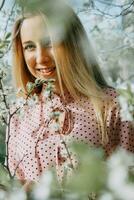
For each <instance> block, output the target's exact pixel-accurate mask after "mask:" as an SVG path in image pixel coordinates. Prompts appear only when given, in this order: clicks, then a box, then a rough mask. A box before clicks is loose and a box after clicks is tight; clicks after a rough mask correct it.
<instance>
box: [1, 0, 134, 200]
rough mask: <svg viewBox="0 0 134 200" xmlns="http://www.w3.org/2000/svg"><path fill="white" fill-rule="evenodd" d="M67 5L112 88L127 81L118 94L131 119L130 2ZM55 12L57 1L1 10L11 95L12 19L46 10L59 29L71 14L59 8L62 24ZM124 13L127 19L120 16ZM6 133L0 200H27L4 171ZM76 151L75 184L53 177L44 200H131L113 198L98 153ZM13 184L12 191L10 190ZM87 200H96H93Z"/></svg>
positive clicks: (133, 44)
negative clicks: (78, 20)
mask: <svg viewBox="0 0 134 200" xmlns="http://www.w3.org/2000/svg"><path fill="white" fill-rule="evenodd" d="M68 1H69V0H68ZM69 2H70V4H73V5H74V7H75V8H76V12H77V14H78V16H79V17H80V18H81V20H82V21H83V24H84V26H85V28H86V30H87V34H88V35H89V37H90V38H91V41H92V38H93V40H94V42H92V43H93V46H94V48H95V50H96V52H97V54H98V57H99V63H100V65H101V68H102V71H103V73H104V75H105V77H106V78H107V81H109V83H110V84H112V85H113V86H116V83H115V81H116V80H118V78H120V80H121V81H122V83H124V80H126V79H127V80H128V82H129V83H128V84H127V85H128V87H125V89H124V88H119V90H118V91H119V92H120V93H121V95H122V96H123V97H124V98H125V100H123V104H122V107H124V105H125V106H126V107H125V108H130V112H131V113H132V114H133V107H132V106H134V101H133V100H134V96H133V95H134V89H133V88H134V87H133V85H134V82H133V79H130V78H129V77H130V76H131V77H134V67H133V63H134V56H133V55H134V26H133V19H134V17H133V16H134V12H133V10H134V6H133V5H132V6H131V7H130V8H129V5H130V4H131V3H132V1H129V0H122V1H117V0H113V1H110V0H109V1H106V0H93V1H88V0H87V1H86V0H81V1H80V0H70V1H69ZM46 3H47V5H46ZM51 3H52V4H53V6H54V12H53V13H52V12H50V11H49V6H51ZM117 5H118V6H117ZM57 6H61V5H59V4H58V5H56V1H53V0H44V1H42V0H38V1H37V0H28V1H26V0H17V1H13V4H12V5H11V6H8V7H7V8H5V7H4V6H3V8H2V10H0V17H1V18H2V20H1V22H0V23H1V26H0V59H1V60H0V69H2V68H4V70H5V69H6V72H7V77H8V78H7V79H5V80H4V85H6V87H7V88H8V89H9V86H10V85H11V70H10V68H11V63H10V61H11V55H10V49H11V46H12V42H11V26H12V24H13V21H14V18H15V17H16V15H18V14H23V11H24V10H23V9H27V10H28V9H30V10H32V11H34V10H35V9H37V7H39V9H41V10H43V9H46V10H47V13H48V14H49V15H50V16H51V19H52V22H53V24H54V23H55V20H56V21H57V22H58V23H59V22H60V21H61V20H62V19H64V18H66V17H67V15H66V14H68V13H66V14H65V10H64V9H62V8H61V13H60V14H61V18H60V20H59V19H57V18H56V16H57V15H56V16H54V13H56V7H57ZM9 7H10V8H9ZM24 7H25V8H24ZM124 9H126V10H124ZM122 11H125V12H122ZM126 11H127V12H128V14H127V12H126ZM121 13H124V14H123V15H122V14H121ZM58 14H59V13H58ZM7 66H8V68H7ZM9 67H10V68H9ZM6 87H5V88H6ZM7 88H6V89H5V90H7V91H6V94H8V95H9V94H10V95H11V96H12V95H13V92H12V89H10V92H8V91H9V90H8V89H7ZM117 88H118V87H117ZM0 89H1V88H0ZM11 99H12V98H9V100H11ZM121 100H122V99H121ZM1 102H2V100H1ZM129 105H130V106H129ZM128 111H129V109H127V110H125V116H127V115H126V112H127V113H128ZM132 119H133V116H132ZM5 131H6V127H5V126H2V123H0V163H1V164H2V165H0V199H1V200H6V199H10V200H11V199H13V200H15V199H17V200H18V199H21V200H25V199H26V194H25V192H24V191H23V189H22V187H20V185H19V183H18V182H17V181H14V182H12V181H11V180H10V179H9V176H8V172H7V170H6V169H5V168H4V166H3V164H4V157H5ZM73 149H74V151H76V152H77V154H78V155H79V160H80V161H81V163H80V165H79V167H78V169H77V171H76V172H75V173H74V175H73V176H72V177H71V179H70V180H68V181H67V183H66V184H65V185H64V188H63V187H62V186H61V185H59V183H58V182H57V181H56V178H55V176H54V175H53V177H54V178H53V181H52V182H51V181H50V183H51V186H52V188H51V189H50V186H49V185H44V190H45V189H47V188H48V190H47V192H48V197H46V199H51V200H52V199H55V200H56V199H65V200H66V199H69V200H71V199H72V200H81V199H82V200H87V195H88V194H89V195H91V194H90V193H91V192H95V193H98V194H102V193H103V192H104V191H106V192H107V195H108V196H105V197H104V198H103V197H102V198H100V199H101V200H104V199H106V200H109V199H110V200H111V199H112V200H113V199H114V200H115V199H120V200H128V199H125V198H126V197H125V195H124V198H123V197H120V198H119V197H118V195H117V194H116V191H114V192H113V188H110V187H109V186H108V174H109V173H110V172H109V171H110V170H109V169H108V167H107V164H106V163H105V162H104V159H103V153H101V151H100V149H99V150H93V149H92V150H91V149H90V148H89V147H87V146H85V145H83V144H79V145H78V144H74V146H73ZM120 155H121V154H120ZM113 156H114V155H113ZM120 157H121V156H120ZM127 157H129V155H128V156H127V155H126V157H125V156H124V161H126V163H127ZM116 159H117V158H116ZM118 159H119V158H118ZM118 159H117V160H118ZM120 167H121V166H120ZM122 175H123V174H122ZM128 175H129V182H127V183H130V184H129V185H128V186H127V185H125V186H127V187H126V188H127V189H128V190H127V191H126V193H127V192H129V194H132V195H133V191H134V184H133V183H134V171H133V168H132V169H131V170H130V171H129V174H128ZM49 176H51V175H50V174H48V175H46V176H45V179H46V180H47V177H49ZM117 178H118V177H117ZM50 179H51V178H50ZM11 184H12V187H10V186H11ZM41 184H42V183H41ZM45 184H46V183H45ZM42 185H43V184H42ZM113 185H114V184H113ZM39 188H40V185H39ZM114 189H115V188H114ZM117 189H118V188H117ZM5 190H8V192H7V193H6V192H4V191H5ZM39 191H40V190H39ZM110 192H111V193H112V192H113V193H114V194H111V193H110ZM123 192H125V189H122V193H123ZM126 193H125V194H126ZM2 195H3V198H2ZM116 195H117V196H116ZM28 196H29V197H28V199H29V200H30V199H35V198H34V197H32V194H31V193H30V194H28ZM40 199H41V198H40ZM40 199H39V198H37V200H40ZM88 199H93V198H90V197H89V198H88ZM129 200H133V197H131V196H129Z"/></svg>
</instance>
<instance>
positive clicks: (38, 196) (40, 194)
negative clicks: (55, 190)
mask: <svg viewBox="0 0 134 200" xmlns="http://www.w3.org/2000/svg"><path fill="white" fill-rule="evenodd" d="M51 183H52V173H51V172H50V171H47V172H45V173H43V174H42V176H41V178H40V181H39V183H37V185H36V186H35V188H34V190H33V193H32V195H33V198H34V199H35V200H47V199H48V198H49V196H50V191H51V187H50V186H51Z"/></svg>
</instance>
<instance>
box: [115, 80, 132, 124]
mask: <svg viewBox="0 0 134 200" xmlns="http://www.w3.org/2000/svg"><path fill="white" fill-rule="evenodd" d="M117 90H118V91H119V93H120V96H119V97H118V100H119V103H120V106H121V110H120V114H121V118H122V120H123V121H125V120H128V121H133V120H134V83H131V82H127V83H125V82H124V83H121V82H119V81H118V84H117Z"/></svg>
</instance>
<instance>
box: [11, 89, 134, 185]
mask: <svg viewBox="0 0 134 200" xmlns="http://www.w3.org/2000/svg"><path fill="white" fill-rule="evenodd" d="M106 94H107V95H108V96H109V97H111V98H112V99H113V101H114V102H115V104H116V96H117V94H116V92H115V90H114V89H111V88H108V89H107V90H106ZM65 99H66V104H65V105H66V106H65V105H64V103H63V100H62V98H60V96H58V95H57V94H54V95H53V98H52V100H51V104H50V103H46V101H45V97H42V98H41V99H40V101H39V102H38V104H36V105H35V106H34V107H27V108H26V109H25V110H24V116H23V117H22V118H21V117H19V116H18V115H17V114H15V115H14V116H13V117H12V119H11V124H10V137H9V144H8V152H9V155H8V156H9V158H8V163H9V168H10V171H11V173H12V174H14V173H15V175H16V177H17V178H18V179H21V180H24V179H25V180H33V181H38V180H39V177H40V175H41V174H42V173H43V172H44V171H45V170H48V169H50V168H52V167H55V168H56V170H57V174H58V176H62V175H63V168H62V166H63V164H64V163H65V162H66V161H67V158H66V157H65V156H64V153H65V152H64V151H65V149H64V145H63V143H62V142H61V135H60V134H59V133H57V132H55V130H53V129H52V128H51V123H52V121H51V123H48V122H49V121H50V120H49V118H50V113H51V110H52V108H54V109H55V110H59V111H60V115H61V116H60V118H61V120H60V131H62V133H63V138H64V140H65V141H67V142H72V141H73V140H74V141H78V142H84V143H87V144H89V145H90V146H95V147H101V146H102V144H101V136H100V133H99V130H98V124H97V120H96V115H95V112H94V108H93V105H92V104H91V103H90V101H89V100H87V98H86V97H81V100H80V101H81V104H82V105H84V108H82V107H81V106H80V105H79V104H78V102H77V101H75V100H74V99H72V97H71V96H70V95H69V93H67V94H65ZM107 121H108V126H107V129H108V137H109V142H108V143H107V144H106V145H105V146H103V149H104V151H105V152H106V154H107V155H109V154H110V153H111V152H112V151H113V150H114V149H115V148H116V147H117V146H121V147H123V148H125V149H126V150H128V151H130V152H134V128H133V126H131V124H130V122H128V121H125V122H121V119H120V117H119V115H118V116H117V115H115V110H112V111H111V113H110V114H109V116H107ZM115 123H116V125H115ZM73 164H77V159H75V155H74V160H73Z"/></svg>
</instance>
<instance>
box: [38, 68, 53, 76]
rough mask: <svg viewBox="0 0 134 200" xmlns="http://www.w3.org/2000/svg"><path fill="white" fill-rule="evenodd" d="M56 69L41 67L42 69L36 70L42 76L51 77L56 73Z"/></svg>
mask: <svg viewBox="0 0 134 200" xmlns="http://www.w3.org/2000/svg"><path fill="white" fill-rule="evenodd" d="M55 69H56V67H41V68H36V71H37V72H38V73H39V74H40V75H44V76H45V75H46V76H48V75H51V74H52V73H53V72H54V71H55Z"/></svg>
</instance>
